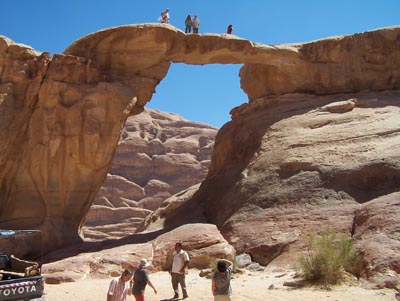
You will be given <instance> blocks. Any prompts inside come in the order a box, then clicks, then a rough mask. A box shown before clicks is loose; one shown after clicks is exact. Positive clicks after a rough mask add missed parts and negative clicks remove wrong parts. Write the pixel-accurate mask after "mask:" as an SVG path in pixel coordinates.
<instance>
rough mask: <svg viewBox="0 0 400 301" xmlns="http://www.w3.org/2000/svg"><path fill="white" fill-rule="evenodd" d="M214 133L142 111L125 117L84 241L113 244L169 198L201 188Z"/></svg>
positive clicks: (175, 117)
mask: <svg viewBox="0 0 400 301" xmlns="http://www.w3.org/2000/svg"><path fill="white" fill-rule="evenodd" d="M216 133H217V129H216V128H214V127H211V126H207V125H204V124H200V123H194V122H189V121H187V120H185V119H183V118H182V117H180V116H178V115H175V114H171V113H165V112H160V111H157V110H145V111H144V112H143V113H141V114H139V115H137V116H132V117H129V118H128V120H127V121H126V123H125V126H124V129H123V131H122V135H121V139H120V141H119V143H118V147H117V150H116V152H115V155H114V159H113V162H112V164H111V167H110V170H109V174H108V175H107V178H106V180H105V182H104V184H103V186H102V187H101V188H100V191H99V193H98V194H97V196H96V199H95V201H94V203H93V205H92V207H91V208H90V211H89V212H88V215H87V216H86V221H85V226H84V227H83V233H84V236H85V240H88V239H107V238H114V239H115V238H119V237H124V236H127V235H129V234H132V233H135V232H136V228H137V226H138V225H140V224H142V223H143V219H144V218H145V217H147V216H148V215H149V214H150V213H151V212H153V211H154V210H156V209H158V208H159V207H160V205H161V203H162V202H163V201H164V200H165V199H167V198H169V197H170V196H171V195H173V194H175V193H177V192H180V191H182V190H184V189H186V188H188V187H189V186H192V185H194V184H198V183H201V182H202V181H203V180H204V178H205V176H206V174H207V171H208V166H209V163H210V159H211V153H212V149H213V147H214V139H215V135H216Z"/></svg>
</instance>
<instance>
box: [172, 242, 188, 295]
mask: <svg viewBox="0 0 400 301" xmlns="http://www.w3.org/2000/svg"><path fill="white" fill-rule="evenodd" d="M188 266H189V255H188V253H187V252H186V251H184V250H183V247H182V243H180V242H177V243H176V244H175V252H174V257H173V260H172V269H171V282H172V288H173V289H174V293H175V294H174V297H173V299H178V298H179V289H178V284H180V285H181V288H182V294H183V299H186V298H187V297H188V294H187V290H186V283H185V270H186V268H187V267H188Z"/></svg>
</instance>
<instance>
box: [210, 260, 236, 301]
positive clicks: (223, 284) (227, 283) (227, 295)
mask: <svg viewBox="0 0 400 301" xmlns="http://www.w3.org/2000/svg"><path fill="white" fill-rule="evenodd" d="M231 275H232V261H229V260H227V259H220V260H218V262H217V271H216V272H215V273H214V275H213V277H212V282H211V291H212V293H213V295H214V301H231V294H232V287H231Z"/></svg>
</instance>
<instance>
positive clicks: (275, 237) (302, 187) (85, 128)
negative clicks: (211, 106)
mask: <svg viewBox="0 0 400 301" xmlns="http://www.w3.org/2000/svg"><path fill="white" fill-rule="evenodd" d="M171 62H183V63H188V64H207V63H224V64H225V63H226V64H228V63H243V64H244V65H243V67H242V69H241V71H240V78H241V86H242V88H243V89H244V91H245V92H246V93H247V95H248V96H249V103H246V104H243V105H241V106H240V107H238V108H235V109H233V110H232V111H231V115H232V121H231V122H229V123H228V124H226V125H225V126H224V127H223V128H222V129H221V130H220V131H219V132H218V135H217V137H216V142H215V148H214V152H213V156H212V160H211V164H210V170H209V173H208V175H207V178H206V180H205V181H204V182H203V183H202V185H201V186H200V188H199V190H198V192H197V193H195V194H194V196H193V197H192V198H191V199H190V200H188V201H187V202H188V204H189V205H187V206H180V210H181V212H182V213H185V210H187V211H186V213H188V214H193V217H194V218H201V215H202V213H203V210H204V214H205V217H206V218H207V219H208V221H210V222H212V223H215V224H217V225H218V226H219V227H220V228H221V229H222V233H223V234H224V235H225V236H226V237H227V238H228V240H229V242H230V243H231V244H233V246H234V247H235V248H236V249H237V250H238V251H239V252H249V253H250V254H251V255H252V256H253V257H255V258H256V259H257V260H258V261H260V262H262V263H264V264H265V263H268V262H271V260H272V261H274V260H278V259H279V258H278V257H280V256H279V255H280V254H281V253H282V252H283V251H285V250H286V249H287V248H289V247H290V246H291V245H295V244H296V243H298V241H299V238H301V237H302V235H303V233H304V231H305V229H308V228H318V229H319V228H321V226H322V225H325V226H333V227H334V228H335V229H338V230H340V231H343V232H345V233H348V234H349V235H354V234H356V235H357V233H366V234H368V231H367V232H366V231H364V230H363V229H366V228H368V226H367V225H365V224H364V223H361V221H359V222H358V223H353V220H354V218H355V217H357V215H356V212H360V211H357V210H363V209H365V210H367V211H368V208H370V207H368V206H369V204H370V203H369V202H371V201H373V200H375V201H376V202H378V203H379V200H382V199H381V197H384V196H385V195H388V194H393V193H396V192H398V191H399V189H400V166H399V162H400V161H399V159H400V158H399V154H400V152H399V150H400V137H399V135H400V123H399V122H400V121H399V120H400V119H399V118H398V116H399V103H400V102H399V100H400V92H399V89H400V72H399V70H400V28H399V27H392V28H384V29H380V30H376V31H371V32H365V33H361V34H355V35H352V36H345V37H334V38H329V39H325V40H319V41H314V42H311V43H305V44H296V45H273V46H267V45H261V44H255V43H252V42H250V41H247V40H243V39H239V38H237V37H235V36H230V35H229V36H227V35H185V34H183V33H182V32H180V31H178V30H176V29H175V28H173V27H171V26H169V25H148V24H147V25H146V24H144V25H134V26H124V27H118V28H111V29H107V30H103V31H100V32H96V33H93V34H90V35H87V36H85V37H83V38H82V39H80V40H78V41H76V42H75V43H74V44H73V45H71V46H70V47H68V48H67V50H66V51H65V53H64V54H63V55H55V56H53V58H50V57H49V55H47V54H46V53H43V54H39V53H36V52H34V51H33V50H32V49H30V48H28V47H25V46H21V45H16V44H14V43H13V42H11V41H10V40H8V39H7V38H2V39H1V43H0V63H1V64H0V65H1V66H2V67H1V68H2V69H1V86H0V89H1V93H0V95H1V102H0V103H1V104H0V115H1V117H2V118H1V126H2V128H1V129H2V131H1V134H0V142H1V143H0V145H1V148H2V152H1V153H0V167H1V169H0V170H1V173H0V183H1V189H0V227H19V228H20V227H39V228H41V229H43V231H44V233H45V241H46V242H47V244H46V246H47V247H48V248H49V249H53V248H56V247H59V246H61V245H63V244H68V243H71V242H73V241H76V240H78V239H79V237H78V231H79V229H80V228H81V225H82V221H83V220H84V218H85V215H86V214H87V212H88V210H89V207H90V205H91V204H92V202H93V200H94V198H95V195H96V193H97V191H98V189H99V188H100V186H101V184H102V182H103V181H104V179H105V178H106V175H107V172H108V170H109V167H110V166H111V162H112V157H113V154H114V151H115V149H116V147H117V143H118V140H119V137H120V132H121V131H122V128H123V125H124V123H125V121H126V119H127V117H128V116H130V115H135V114H138V113H140V112H142V111H143V108H144V106H145V104H146V103H147V102H148V101H149V100H150V98H151V95H152V93H153V92H154V90H155V87H156V85H157V84H158V83H159V82H160V80H161V79H162V78H163V77H164V76H165V75H166V74H167V72H168V68H169V65H170V63H171ZM10 133H12V135H10ZM158 160H159V161H158ZM170 160H173V159H171V158H168V159H167V158H165V157H163V156H160V157H159V158H157V160H156V161H157V162H158V163H159V166H160V170H163V172H164V173H165V175H171V170H170V169H169V166H170ZM121 180H122V181H123V179H120V178H119V179H118V181H121ZM158 184H159V183H151V186H149V188H150V187H156V186H157V185H158ZM140 185H141V184H140ZM143 185H144V184H143ZM141 187H142V186H141ZM129 189H132V191H136V190H135V189H134V188H133V187H131V188H129ZM377 200H378V201H377ZM380 204H381V203H379V205H380ZM196 206H197V211H196V210H195V209H196ZM370 206H371V208H374V206H375V204H373V205H370ZM388 206H389V205H388ZM390 206H392V205H390ZM394 208H397V207H396V206H394ZM379 212H380V214H382V218H384V216H385V215H384V214H385V210H384V209H382V210H381V211H379ZM394 215H395V218H394V220H398V217H399V216H398V215H399V213H398V211H396V212H395V213H394ZM203 218H204V216H203ZM168 219H169V218H168V217H167V218H166V219H165V223H166V224H168V223H169V221H168ZM374 220H375V219H374V218H367V220H366V223H370V222H372V221H374ZM238 225H240V227H239V226H238ZM358 226H360V227H361V228H360V229H358V228H357V227H358ZM256 227H257V228H256ZM258 227H260V229H262V230H263V231H265V232H263V233H260V231H258ZM383 227H384V233H385V236H387V237H389V236H390V239H391V240H393V241H391V243H392V244H393V245H395V246H396V248H397V244H396V242H398V241H399V238H398V235H397V234H396V231H397V230H398V229H397V228H396V227H389V226H388V225H384V226H383ZM396 229H397V230H396ZM358 231H360V232H358ZM360 235H361V236H362V234H360ZM354 238H355V240H356V242H357V240H359V239H360V238H358V236H354ZM368 239H371V240H375V239H377V236H374V235H369V234H368ZM385 241H387V240H385ZM50 242H51V243H50ZM369 246H374V247H375V248H377V249H376V252H371V254H373V253H374V254H379V247H380V244H372V243H370V244H369ZM396 251H397V249H396ZM370 258H371V260H372V258H375V257H374V255H371V256H370ZM377 266H379V264H378V265H377ZM385 266H387V267H389V268H390V269H391V271H392V272H393V273H394V278H396V279H398V276H397V272H396V267H397V264H396V263H395V262H394V260H392V259H390V260H389V261H388V262H387V263H386V264H385ZM371 270H372V269H371ZM392 283H393V281H392Z"/></svg>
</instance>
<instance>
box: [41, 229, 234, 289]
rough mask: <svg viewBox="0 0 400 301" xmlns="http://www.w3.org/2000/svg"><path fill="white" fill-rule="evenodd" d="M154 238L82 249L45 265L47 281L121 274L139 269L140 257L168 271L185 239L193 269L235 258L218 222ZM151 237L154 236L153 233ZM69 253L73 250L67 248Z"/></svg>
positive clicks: (155, 266)
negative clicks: (220, 260)
mask: <svg viewBox="0 0 400 301" xmlns="http://www.w3.org/2000/svg"><path fill="white" fill-rule="evenodd" d="M158 234H159V235H157V236H156V237H155V235H153V234H150V235H151V236H153V237H155V238H154V239H151V238H149V240H148V241H147V242H141V241H139V240H137V239H136V240H135V237H133V238H132V239H130V238H128V239H125V240H124V242H123V243H121V244H122V245H121V246H116V245H115V243H111V244H110V243H109V244H105V243H104V244H102V245H101V246H98V247H97V249H101V251H96V252H94V251H93V249H92V251H91V252H90V251H89V250H83V249H82V250H79V251H78V252H79V253H78V252H76V253H77V256H74V257H68V258H66V259H62V260H55V261H54V262H52V263H48V264H45V265H44V268H43V272H44V274H45V275H46V276H45V278H46V283H60V282H71V281H77V280H81V279H84V278H86V277H89V276H90V277H108V276H109V275H113V276H117V275H118V274H119V273H120V272H121V270H123V269H126V268H130V269H135V268H136V266H137V264H138V262H139V260H140V259H141V258H143V257H145V258H148V259H149V261H150V262H151V263H152V264H153V270H156V271H157V270H158V271H159V270H168V269H169V268H170V267H171V264H172V254H173V251H174V246H175V243H176V242H178V241H182V242H184V246H185V250H187V251H188V253H189V256H190V258H191V260H190V266H189V267H190V268H197V269H204V268H208V267H209V266H210V262H212V260H211V259H215V258H221V257H223V258H231V259H233V258H234V257H235V254H236V252H235V250H234V248H233V247H232V246H231V245H229V244H228V243H227V242H226V240H225V239H224V238H223V237H222V235H221V234H220V233H219V231H218V229H217V227H216V226H215V225H210V224H188V225H183V226H181V227H178V228H176V229H174V230H172V231H170V232H167V233H162V232H160V233H158ZM149 237H150V236H149ZM67 252H68V255H69V256H70V255H71V251H70V250H67Z"/></svg>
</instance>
